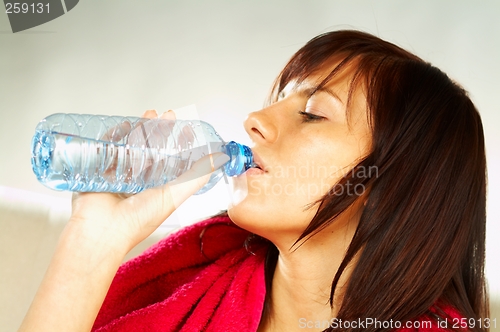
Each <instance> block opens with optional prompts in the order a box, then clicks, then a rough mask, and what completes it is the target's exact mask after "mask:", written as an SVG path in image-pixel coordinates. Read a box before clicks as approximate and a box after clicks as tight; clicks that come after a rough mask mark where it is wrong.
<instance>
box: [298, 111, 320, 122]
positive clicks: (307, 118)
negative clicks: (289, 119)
mask: <svg viewBox="0 0 500 332" xmlns="http://www.w3.org/2000/svg"><path fill="white" fill-rule="evenodd" d="M299 114H300V115H301V116H302V122H315V121H320V120H323V119H324V117H322V116H319V115H316V114H312V113H309V112H304V111H299Z"/></svg>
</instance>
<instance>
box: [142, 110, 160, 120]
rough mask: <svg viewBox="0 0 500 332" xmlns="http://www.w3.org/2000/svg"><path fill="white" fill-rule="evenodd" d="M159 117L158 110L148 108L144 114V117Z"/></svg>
mask: <svg viewBox="0 0 500 332" xmlns="http://www.w3.org/2000/svg"><path fill="white" fill-rule="evenodd" d="M157 117H158V112H156V110H147V111H146V112H144V114H142V118H147V119H154V118H157Z"/></svg>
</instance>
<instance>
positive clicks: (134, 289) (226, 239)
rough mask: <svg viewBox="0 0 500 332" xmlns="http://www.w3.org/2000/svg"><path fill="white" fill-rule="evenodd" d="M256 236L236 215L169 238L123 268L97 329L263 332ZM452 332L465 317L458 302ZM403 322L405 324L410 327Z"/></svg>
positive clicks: (429, 331)
mask: <svg viewBox="0 0 500 332" xmlns="http://www.w3.org/2000/svg"><path fill="white" fill-rule="evenodd" d="M249 235H250V234H249V233H248V232H247V231H245V230H242V229H240V228H238V227H236V226H235V225H234V224H233V223H232V222H231V220H230V219H229V218H227V217H217V218H212V219H209V220H206V221H203V222H200V223H197V224H195V225H192V226H189V227H187V228H184V229H182V230H180V231H179V232H177V233H175V234H173V235H171V236H169V237H167V238H166V239H163V240H162V241H160V242H159V243H158V244H156V245H155V246H153V247H151V248H150V249H148V250H147V251H145V252H144V253H143V254H142V255H141V256H138V257H136V258H135V259H133V260H131V261H129V262H127V263H125V264H124V265H122V266H121V267H120V269H119V270H118V272H117V275H116V277H115V279H114V280H113V283H112V284H111V287H110V289H109V292H108V294H107V296H106V299H105V301H104V303H103V306H102V308H101V311H100V312H99V315H98V316H97V319H96V321H95V323H94V327H93V329H92V331H96V332H109V331H120V332H127V331H133V332H137V331H193V332H195V331H196V332H198V331H216V332H220V331H225V332H231V331H238V332H239V331H245V332H247V331H249V332H251V331H256V330H257V328H258V326H259V322H260V318H261V314H262V309H263V304H264V298H265V291H266V290H265V280H264V260H265V256H266V251H267V245H265V244H254V245H252V247H251V252H250V251H249V250H247V249H246V248H245V246H244V243H245V240H246V239H247V238H248V236H249ZM444 311H445V313H446V314H448V315H449V316H450V318H451V320H449V322H448V329H443V328H440V327H439V326H437V324H436V323H435V322H433V323H432V326H431V327H428V326H427V327H424V326H425V325H424V323H425V324H427V322H429V321H432V320H431V319H429V318H427V317H421V318H419V319H417V320H416V322H419V323H420V324H419V325H420V328H418V329H417V328H401V329H399V330H398V331H400V332H410V331H420V332H438V331H449V330H450V328H451V327H452V324H453V321H452V320H453V319H454V318H455V322H456V321H457V319H460V318H461V316H460V314H459V313H458V312H457V311H456V310H454V309H453V308H451V307H446V306H445V307H444ZM403 326H404V325H403Z"/></svg>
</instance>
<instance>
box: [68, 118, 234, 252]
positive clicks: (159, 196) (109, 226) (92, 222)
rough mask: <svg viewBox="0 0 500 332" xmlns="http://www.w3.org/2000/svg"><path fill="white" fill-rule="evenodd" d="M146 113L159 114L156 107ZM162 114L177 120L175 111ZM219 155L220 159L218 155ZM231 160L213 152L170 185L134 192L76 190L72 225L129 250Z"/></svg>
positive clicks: (70, 223)
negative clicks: (122, 193) (116, 192)
mask: <svg viewBox="0 0 500 332" xmlns="http://www.w3.org/2000/svg"><path fill="white" fill-rule="evenodd" d="M143 117H147V118H152V117H156V112H155V111H148V112H146V113H145V114H144V115H143ZM161 118H163V119H170V120H175V114H174V113H173V112H172V111H169V112H166V113H164V114H163V115H162V116H161ZM218 158H219V159H218ZM227 160H228V158H227V156H226V155H224V154H222V153H221V154H213V155H211V156H207V157H205V158H203V159H201V160H199V161H198V162H197V163H196V164H195V165H194V166H193V168H191V169H190V170H189V171H188V172H186V173H184V174H183V175H181V176H180V177H179V178H178V179H177V180H175V181H174V182H171V183H169V184H168V185H166V186H162V187H157V188H152V189H149V190H145V191H143V192H141V193H138V194H136V195H132V196H128V197H127V196H125V195H117V194H110V193H75V194H74V195H73V209H72V216H71V219H70V222H69V225H68V227H78V228H80V229H79V231H80V232H82V231H83V232H84V233H83V234H85V235H86V236H88V237H90V239H89V240H90V241H97V243H105V244H106V245H110V246H112V247H113V248H114V249H115V250H123V251H124V252H125V253H126V252H128V251H129V250H130V249H132V248H133V247H134V246H135V245H136V244H138V243H139V242H140V241H142V240H143V239H145V238H146V237H147V236H148V235H150V234H151V233H152V232H153V231H154V230H155V229H156V228H157V227H158V226H159V225H160V224H161V223H162V222H163V221H164V220H165V219H166V218H167V217H168V216H170V215H171V214H172V212H173V211H174V210H175V209H176V208H177V207H178V206H179V205H180V204H181V203H182V202H183V201H184V200H186V199H187V198H188V197H189V196H191V195H192V194H194V193H195V192H197V191H198V190H199V189H201V188H202V187H203V186H204V185H205V184H206V183H207V181H208V179H209V177H210V175H209V174H210V173H211V172H212V171H213V170H214V168H217V167H218V166H220V165H221V164H223V163H224V162H226V161H227Z"/></svg>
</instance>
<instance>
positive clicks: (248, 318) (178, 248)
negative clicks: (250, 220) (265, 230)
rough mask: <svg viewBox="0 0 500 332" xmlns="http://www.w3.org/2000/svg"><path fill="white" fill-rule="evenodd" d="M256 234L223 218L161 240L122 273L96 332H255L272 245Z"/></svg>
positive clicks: (194, 226) (191, 227)
mask: <svg viewBox="0 0 500 332" xmlns="http://www.w3.org/2000/svg"><path fill="white" fill-rule="evenodd" d="M201 235H203V236H201ZM249 235H250V234H249V233H248V232H247V231H244V230H242V229H240V228H237V227H236V226H234V225H233V224H232V222H231V221H230V220H229V218H227V217H218V218H213V219H210V220H207V221H203V222H200V223H197V224H195V225H192V226H189V227H187V228H184V229H182V230H180V231H179V232H177V233H175V234H173V235H171V236H169V237H167V238H166V239H164V240H162V241H160V242H159V243H158V244H157V245H155V246H153V247H151V248H150V249H148V250H147V251H146V252H144V254H142V255H141V256H139V257H137V258H135V259H133V260H131V261H129V262H127V263H125V264H124V265H123V266H121V267H120V269H119V270H118V273H117V275H116V277H115V279H114V280H113V283H112V284H111V287H110V289H109V292H108V294H107V296H106V299H105V301H104V303H103V306H102V308H101V311H100V312H99V315H98V316H97V319H96V321H95V323H94V327H93V331H99V332H104V331H120V332H122V331H134V332H136V331H217V332H219V331H256V330H257V328H258V325H259V322H260V317H261V313H262V308H263V303H264V297H265V281H264V258H265V252H266V250H267V246H266V245H263V244H261V245H254V246H252V248H251V250H252V252H249V250H247V249H246V248H245V247H244V242H245V240H246V239H247V238H248V236H249ZM201 247H203V249H202V248H201Z"/></svg>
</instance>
